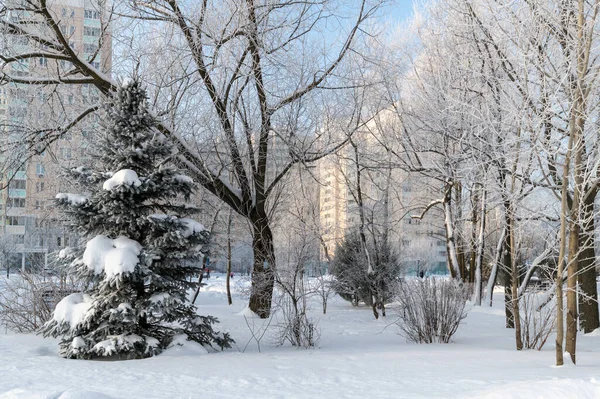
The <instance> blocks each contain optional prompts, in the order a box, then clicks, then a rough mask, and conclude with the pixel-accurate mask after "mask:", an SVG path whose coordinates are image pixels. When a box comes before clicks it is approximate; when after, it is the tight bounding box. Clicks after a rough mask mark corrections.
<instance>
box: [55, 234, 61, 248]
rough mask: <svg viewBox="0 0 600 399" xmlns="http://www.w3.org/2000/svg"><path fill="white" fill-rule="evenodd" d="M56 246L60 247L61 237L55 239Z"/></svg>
mask: <svg viewBox="0 0 600 399" xmlns="http://www.w3.org/2000/svg"><path fill="white" fill-rule="evenodd" d="M56 246H57V247H62V237H60V236H58V237H56Z"/></svg>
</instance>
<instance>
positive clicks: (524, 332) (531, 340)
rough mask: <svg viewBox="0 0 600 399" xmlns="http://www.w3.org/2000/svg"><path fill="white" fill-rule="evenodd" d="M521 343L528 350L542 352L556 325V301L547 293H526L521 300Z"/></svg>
mask: <svg viewBox="0 0 600 399" xmlns="http://www.w3.org/2000/svg"><path fill="white" fill-rule="evenodd" d="M519 307H520V310H519V316H520V318H521V341H522V342H523V347H524V348H526V349H537V350H541V349H542V348H543V347H544V345H545V344H546V341H547V340H548V337H549V336H550V334H552V332H553V331H554V327H555V325H556V301H555V300H554V299H552V300H550V301H548V293H547V292H545V291H537V290H536V291H531V292H525V294H524V295H522V296H521V298H520V299H519Z"/></svg>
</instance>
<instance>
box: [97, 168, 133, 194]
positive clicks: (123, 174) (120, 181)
mask: <svg viewBox="0 0 600 399" xmlns="http://www.w3.org/2000/svg"><path fill="white" fill-rule="evenodd" d="M141 184H142V182H141V181H140V179H139V178H138V175H137V173H135V171H133V170H131V169H121V170H120V171H118V172H117V173H115V174H114V175H112V177H111V178H110V179H108V180H106V181H105V182H104V184H103V185H102V188H103V189H104V190H106V191H110V190H112V189H114V188H115V187H118V186H122V185H128V186H134V187H139V186H140V185H141Z"/></svg>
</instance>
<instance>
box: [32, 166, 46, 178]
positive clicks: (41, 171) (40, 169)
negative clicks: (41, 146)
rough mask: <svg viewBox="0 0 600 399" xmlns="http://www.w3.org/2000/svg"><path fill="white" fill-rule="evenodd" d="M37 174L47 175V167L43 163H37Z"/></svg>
mask: <svg viewBox="0 0 600 399" xmlns="http://www.w3.org/2000/svg"><path fill="white" fill-rule="evenodd" d="M35 174H36V175H38V176H40V177H43V176H45V175H46V168H45V167H44V165H43V164H41V163H38V164H36V165H35Z"/></svg>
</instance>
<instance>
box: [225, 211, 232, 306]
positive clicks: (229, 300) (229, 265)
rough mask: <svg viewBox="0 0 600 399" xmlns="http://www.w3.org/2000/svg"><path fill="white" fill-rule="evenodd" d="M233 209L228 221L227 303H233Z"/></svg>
mask: <svg viewBox="0 0 600 399" xmlns="http://www.w3.org/2000/svg"><path fill="white" fill-rule="evenodd" d="M232 219H233V218H232V211H231V210H230V211H229V220H228V221H227V278H226V280H225V285H226V286H227V303H228V304H229V305H231V304H233V301H232V300H231V223H232Z"/></svg>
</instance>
